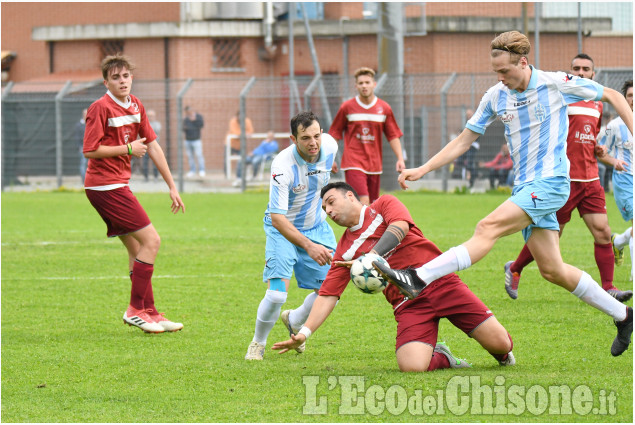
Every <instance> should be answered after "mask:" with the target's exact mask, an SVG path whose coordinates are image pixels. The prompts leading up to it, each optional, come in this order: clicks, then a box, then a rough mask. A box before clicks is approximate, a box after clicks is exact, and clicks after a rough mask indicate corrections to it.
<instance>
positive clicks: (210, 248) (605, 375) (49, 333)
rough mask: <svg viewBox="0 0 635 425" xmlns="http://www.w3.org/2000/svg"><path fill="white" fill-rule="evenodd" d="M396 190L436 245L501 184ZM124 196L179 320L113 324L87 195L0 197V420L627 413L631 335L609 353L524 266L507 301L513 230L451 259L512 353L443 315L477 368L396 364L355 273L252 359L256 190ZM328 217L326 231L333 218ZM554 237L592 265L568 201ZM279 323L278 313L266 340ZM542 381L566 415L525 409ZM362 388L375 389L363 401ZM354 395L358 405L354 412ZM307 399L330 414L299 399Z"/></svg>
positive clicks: (389, 325) (617, 221)
mask: <svg viewBox="0 0 635 425" xmlns="http://www.w3.org/2000/svg"><path fill="white" fill-rule="evenodd" d="M397 196H399V197H400V199H402V201H403V202H404V203H405V204H406V205H407V206H408V207H409V208H410V210H411V212H412V214H413V217H414V219H415V221H416V222H417V223H418V224H419V227H420V228H421V229H422V231H423V232H424V234H425V235H426V236H428V237H429V238H430V239H432V240H433V241H435V242H436V243H437V245H438V246H439V247H440V248H441V249H442V250H446V249H448V248H449V247H451V246H454V245H457V244H459V243H461V242H463V241H465V240H467V239H468V238H469V237H470V236H471V234H472V232H473V229H474V227H475V225H476V223H477V222H478V220H479V219H481V218H482V217H484V216H485V215H486V214H487V213H489V212H490V211H491V210H493V209H494V208H495V207H496V206H497V205H498V204H500V203H501V202H502V201H503V200H504V199H506V195H505V194H504V193H488V194H480V195H453V194H435V193H397ZM138 197H139V199H140V201H141V203H142V204H143V205H144V206H145V208H146V210H147V211H148V213H149V215H150V217H151V219H152V221H153V223H154V225H155V226H156V228H157V229H158V231H159V233H160V235H161V237H162V247H161V250H160V253H159V257H158V258H157V262H156V269H155V277H154V279H153V285H154V288H155V295H156V301H157V306H158V307H159V309H160V310H161V311H166V312H167V315H168V317H169V318H170V319H172V320H175V321H182V322H183V323H184V324H185V328H184V330H183V331H181V332H178V333H174V334H161V335H146V334H143V333H142V332H140V331H139V330H138V329H133V328H130V327H128V326H124V325H123V324H122V322H121V315H122V314H123V311H124V309H125V308H126V306H127V302H128V298H129V292H130V283H129V280H128V277H127V257H126V253H125V250H124V248H123V246H122V245H121V243H120V242H119V241H118V240H110V239H107V238H106V237H105V231H106V230H105V225H104V223H103V222H102V221H101V219H100V218H99V217H98V215H97V213H96V212H95V211H94V210H93V209H92V207H91V206H90V204H89V203H88V201H87V199H86V198H85V196H84V194H83V193H73V192H58V193H5V194H3V195H2V421H3V422H519V421H520V422H632V421H633V399H632V394H633V355H632V353H633V349H632V347H631V348H629V350H628V351H627V352H626V353H625V354H624V355H622V356H621V357H618V358H613V357H612V356H611V355H610V353H609V347H610V344H611V342H612V340H613V338H614V336H615V327H614V326H613V324H612V323H611V321H610V320H609V319H608V318H607V317H606V316H604V315H603V314H601V313H600V312H598V311H596V310H594V309H592V308H590V307H588V306H587V305H585V304H583V303H582V302H580V301H579V300H577V299H576V298H575V297H573V296H571V295H570V294H568V293H567V292H566V291H564V290H562V289H559V288H557V287H555V286H554V285H551V284H549V283H548V282H546V281H544V280H543V279H542V278H541V277H540V276H539V273H538V270H537V268H536V267H535V265H534V264H532V265H530V266H528V268H527V269H526V271H525V273H524V274H523V279H522V282H521V287H520V297H519V299H518V300H516V301H512V300H510V299H509V298H508V297H507V295H506V293H505V291H504V289H503V273H502V270H503V264H504V263H505V262H506V261H508V260H510V259H514V258H515V256H516V255H517V253H518V252H519V250H520V248H521V246H522V237H521V235H520V234H517V235H513V236H510V237H507V238H503V239H502V240H500V241H499V242H498V243H497V245H496V246H495V247H494V249H493V250H492V252H490V254H489V255H488V256H487V257H486V258H485V259H483V260H482V261H481V262H479V263H478V264H476V265H475V266H473V267H471V268H470V269H468V270H465V271H463V272H461V273H460V275H461V277H462V278H463V280H464V281H465V282H466V283H467V284H468V285H469V286H470V287H471V288H472V290H473V291H474V292H475V293H476V294H477V295H478V296H479V297H481V299H482V300H483V301H484V302H485V303H486V304H487V305H488V306H489V307H490V308H491V309H492V310H493V311H494V312H495V314H496V316H497V317H498V319H499V321H500V322H501V323H503V325H504V326H505V327H506V328H507V330H508V331H509V332H510V334H511V335H512V337H513V339H514V353H515V355H516V359H517V365H516V366H514V367H511V368H500V367H499V366H498V365H497V363H496V362H495V361H494V360H493V359H492V358H491V357H490V356H489V355H488V354H487V353H486V352H485V351H484V350H483V349H481V348H480V346H479V345H478V344H477V343H476V342H475V341H473V340H471V339H469V338H467V337H466V336H465V335H464V334H462V333H461V332H460V331H458V330H457V329H456V328H454V327H452V326H451V325H450V324H449V323H448V322H447V321H445V320H444V321H442V322H441V326H440V328H441V329H440V337H441V338H442V339H444V340H445V341H446V342H447V343H448V345H449V346H450V347H452V349H453V351H454V352H455V353H456V354H457V355H459V356H460V357H465V358H467V359H468V360H469V361H470V362H471V363H472V364H473V368H472V369H460V370H441V371H436V372H432V373H423V374H403V373H400V372H399V370H398V368H397V365H396V361H395V356H394V338H395V328H396V324H395V321H394V319H393V315H392V311H391V308H390V307H389V305H388V304H387V303H386V301H385V299H384V298H383V297H382V296H381V295H374V296H373V295H365V294H362V293H361V292H359V291H357V290H356V289H355V288H352V287H351V288H348V289H347V290H346V291H345V292H344V294H343V296H342V298H341V301H340V303H339V304H338V306H337V307H336V309H335V311H334V312H333V314H332V315H331V317H329V318H328V320H327V321H326V322H325V324H324V325H323V326H322V327H321V328H320V329H319V330H318V331H317V332H316V333H315V334H314V335H313V336H312V337H311V339H310V341H309V342H308V344H307V346H308V347H307V351H306V353H304V354H303V355H297V354H295V353H293V354H286V355H278V354H277V353H274V352H272V351H269V350H268V351H267V353H266V357H265V361H263V362H247V361H245V360H243V356H244V354H245V351H246V349H247V345H248V344H249V342H250V341H251V338H252V335H253V329H254V321H255V316H256V309H257V307H258V303H259V302H260V300H261V299H262V296H263V294H264V290H265V287H264V285H263V284H262V282H261V276H262V267H263V264H264V234H263V231H262V214H263V212H264V209H265V207H266V203H267V194H266V193H247V194H244V195H225V194H185V195H184V196H183V199H184V201H185V202H186V205H187V213H186V214H185V215H181V214H179V215H178V216H173V215H171V214H170V212H169V206H170V201H169V197H168V196H167V194H139V195H138ZM607 205H608V212H609V222H610V223H611V225H612V226H613V228H614V230H616V231H622V230H624V229H625V228H626V227H627V226H626V224H625V223H624V222H623V221H622V219H621V217H620V216H619V213H618V212H617V209H616V207H615V203H614V201H613V198H612V197H611V196H608V197H607ZM334 227H335V232H336V235H337V236H339V235H340V234H341V233H342V231H343V229H341V228H338V227H337V226H334ZM561 246H562V251H563V257H564V258H565V261H568V262H570V263H571V264H574V265H576V266H578V267H580V268H583V269H585V270H586V271H587V272H589V273H590V274H591V275H592V276H593V277H594V278H595V279H598V278H599V276H598V271H597V268H596V266H595V261H594V257H593V241H592V238H591V235H590V233H589V232H588V231H587V230H586V228H585V227H584V224H583V223H582V221H581V220H580V219H579V218H578V217H577V216H575V215H574V219H573V220H572V222H571V223H570V224H569V225H568V226H567V228H566V230H565V233H564V236H563V239H562V243H561ZM629 265H630V260H629V259H628V254H627V258H626V260H625V265H624V266H622V267H619V268H616V270H615V282H616V284H617V286H619V287H620V288H623V289H632V283H631V282H629V279H628V278H629V274H628V271H629ZM306 294H307V292H306V291H304V290H298V289H297V287H292V289H291V291H290V294H289V299H288V301H287V304H286V305H285V306H287V307H288V308H294V307H295V306H297V305H298V304H299V303H300V302H301V301H302V300H303V298H304V297H305V295H306ZM629 305H632V303H631V302H629ZM286 338H287V334H286V332H285V329H284V327H283V326H281V325H280V323H278V324H276V326H275V327H274V329H273V331H272V333H271V335H270V337H269V346H270V345H271V344H272V343H273V342H275V341H280V340H283V339H286ZM347 376H352V377H356V378H346V377H347ZM457 377H458V378H457ZM470 377H471V378H470ZM303 379H305V380H307V382H317V386H315V385H308V384H307V385H304V384H303V382H304V381H303ZM347 379H349V380H350V379H353V380H357V381H356V382H358V383H359V380H363V381H362V382H363V388H361V387H357V390H358V394H359V395H365V396H366V398H365V399H362V400H361V401H360V400H357V398H356V397H354V394H355V393H354V392H353V389H355V388H353V387H351V386H350V385H348V384H347V382H349V381H347ZM466 379H471V380H472V381H470V382H472V384H473V385H472V387H470V388H469V389H467V390H466V392H461V393H459V396H463V397H468V398H467V400H468V402H469V403H471V404H470V405H469V407H470V409H468V410H467V411H466V412H465V413H464V414H463V413H462V412H460V411H458V410H457V409H450V405H451V404H452V403H453V402H454V401H453V400H452V394H453V391H452V388H456V387H453V385H456V384H457V383H458V382H463V381H461V380H466ZM316 380H319V381H316ZM478 380H480V385H483V386H484V388H485V389H484V390H483V389H482V390H483V391H484V392H487V391H488V388H489V389H490V391H493V394H494V399H495V400H496V394H499V393H500V394H503V395H506V396H507V397H508V398H507V399H505V400H503V404H499V407H506V406H507V407H510V410H509V411H508V412H507V414H493V413H488V412H485V413H483V412H479V411H478V407H479V406H480V405H482V404H483V403H480V404H479V403H478V402H477V401H476V400H477V397H476V395H472V390H474V388H475V384H476V383H477V381H478ZM556 385H557V386H567V387H568V388H569V389H570V390H571V391H574V390H575V392H574V396H573V398H574V399H575V400H574V401H575V402H576V403H577V404H576V408H577V412H578V413H576V410H573V411H572V413H571V414H569V413H567V412H566V410H565V411H563V412H561V413H560V414H557V413H555V411H554V410H552V409H554V408H555V407H557V405H556V404H555V403H552V404H550V405H549V408H546V410H544V412H543V413H541V414H535V413H536V412H538V413H539V412H540V411H542V410H543V409H541V408H540V406H538V409H537V410H536V409H533V407H534V404H532V403H533V400H534V399H535V397H534V396H535V395H536V394H538V395H539V396H540V395H541V394H542V395H543V396H544V394H547V393H548V392H549V390H550V388H549V387H550V386H556ZM514 386H520V387H522V388H524V390H526V391H527V392H528V393H530V394H529V395H528V396H526V397H523V400H527V406H529V408H524V405H520V407H518V408H516V410H514V408H513V407H514V406H518V405H517V404H513V403H511V402H510V400H511V395H510V394H511V392H513V390H514V389H517V388H516V387H514ZM460 388H463V387H460ZM586 389H588V390H589V391H590V392H591V395H592V397H593V400H594V401H592V402H591V404H590V405H589V406H592V407H594V408H595V407H601V406H600V404H599V401H598V400H599V399H600V398H601V397H602V394H604V395H605V396H606V397H605V399H606V398H607V397H609V396H614V397H615V402H614V405H615V407H616V410H615V411H614V412H612V413H613V414H602V412H601V411H600V412H599V413H598V414H593V411H592V409H590V408H589V409H588V410H591V411H590V412H589V413H587V412H586V411H584V408H585V407H586V404H585V403H582V404H581V406H582V407H580V406H579V405H580V402H581V401H584V400H582V399H581V394H582V395H584V394H583V392H584V391H585V390H586ZM375 391H377V392H375ZM543 392H544V393H543ZM383 393H386V394H388V397H387V398H386V400H384V397H383ZM373 394H375V395H377V394H379V403H380V404H378V405H376V406H374V405H373V400H372V395H373ZM394 394H398V395H401V398H397V399H396V400H398V401H400V400H401V401H404V400H406V399H404V398H403V397H411V401H413V402H414V401H416V400H417V397H419V398H422V399H426V400H427V402H432V398H435V399H436V398H437V397H438V395H439V394H442V395H443V396H444V400H445V401H444V404H443V406H444V407H445V409H444V411H443V412H442V413H439V414H432V415H426V414H421V413H422V412H423V411H422V410H421V411H419V410H417V409H418V408H419V407H421V406H415V405H412V406H411V409H409V408H405V410H404V409H402V407H403V406H400V405H399V404H397V405H396V406H394V405H393V404H394V403H393V402H392V401H393V400H395V398H394V397H391V395H394ZM500 394H499V395H500ZM312 395H313V396H315V397H313V398H312ZM477 395H478V394H477ZM426 397H427V398H426ZM479 397H484V398H483V400H485V398H486V397H487V394H485V395H481V396H479ZM537 399H538V400H541V398H540V397H538V398H537ZM351 400H354V401H356V402H358V404H357V405H356V408H358V409H359V408H360V406H361V407H363V409H362V412H363V414H353V413H354V412H355V407H354V406H349V407H347V404H351ZM543 401H544V400H543ZM359 403H365V404H363V405H362V404H359ZM381 403H386V404H385V405H384V404H381ZM340 405H342V410H340ZM353 405H355V403H353ZM452 405H453V404H452ZM465 406H467V405H465ZM494 406H496V404H494ZM554 406H555V407H554ZM303 408H306V409H308V410H310V409H317V411H320V409H324V410H323V411H325V412H326V414H317V415H309V414H305V413H303ZM413 409H414V410H413ZM580 409H582V410H580ZM532 411H533V412H534V413H532ZM373 413H378V415H374V414H373Z"/></svg>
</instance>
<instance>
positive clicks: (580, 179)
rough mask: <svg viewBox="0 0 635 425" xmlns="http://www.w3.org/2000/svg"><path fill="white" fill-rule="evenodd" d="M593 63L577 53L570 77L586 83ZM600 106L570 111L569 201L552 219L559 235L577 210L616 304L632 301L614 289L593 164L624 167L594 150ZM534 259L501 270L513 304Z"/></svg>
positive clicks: (524, 253)
mask: <svg viewBox="0 0 635 425" xmlns="http://www.w3.org/2000/svg"><path fill="white" fill-rule="evenodd" d="M593 69H594V64H593V59H591V57H590V56H588V55H586V54H584V53H580V54H578V55H577V56H576V57H574V58H573V60H572V61H571V74H573V75H576V76H578V77H580V78H588V79H590V80H592V79H593V77H594V76H595V72H594V70H593ZM602 110H603V105H602V102H599V101H595V100H581V101H579V102H575V103H573V104H571V105H569V108H568V120H569V133H568V136H567V158H568V159H569V162H570V164H571V166H570V169H569V177H570V178H571V190H570V193H569V199H568V200H567V202H566V204H564V206H563V207H562V208H560V209H559V210H558V212H557V213H556V218H557V219H558V223H559V226H560V232H559V235H562V232H563V231H564V227H565V225H566V224H567V223H568V222H569V221H570V220H571V213H572V212H573V210H575V209H577V210H578V212H579V213H580V217H581V218H582V220H583V221H584V223H585V224H586V226H587V228H588V229H589V231H590V232H591V235H593V241H594V244H593V248H594V256H595V263H596V264H597V266H598V270H599V272H600V281H601V284H602V288H603V289H604V290H605V291H606V292H607V293H609V294H610V295H611V296H612V297H614V298H615V299H617V300H618V301H621V302H624V301H628V300H629V299H631V297H632V296H633V291H621V290H619V289H618V288H616V287H615V285H613V269H614V262H615V258H614V254H613V246H612V245H611V228H610V227H609V220H608V215H607V214H606V199H605V197H604V188H603V187H602V185H601V184H600V177H599V174H598V164H597V160H596V155H597V159H599V160H600V161H601V162H603V163H605V164H607V165H610V166H612V167H614V168H615V169H617V170H623V166H624V164H625V162H624V161H622V160H619V159H615V158H612V157H610V156H609V155H606V153H605V149H603V148H602V147H600V146H599V145H598V140H597V136H598V133H599V132H600V127H601V125H602ZM533 260H534V258H533V257H532V255H531V252H529V248H528V247H527V245H525V246H524V247H523V249H522V250H521V251H520V254H518V258H516V260H515V261H509V262H507V264H505V267H504V270H505V289H506V291H507V293H508V294H509V296H510V297H511V298H512V299H516V298H517V297H518V285H519V283H520V275H521V273H522V271H523V269H524V268H525V266H527V265H528V264H529V263H531V262H532V261H533Z"/></svg>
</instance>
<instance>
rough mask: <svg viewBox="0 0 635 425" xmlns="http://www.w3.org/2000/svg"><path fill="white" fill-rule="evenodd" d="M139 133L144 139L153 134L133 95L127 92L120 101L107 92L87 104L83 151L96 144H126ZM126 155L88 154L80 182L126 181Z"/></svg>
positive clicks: (137, 136) (128, 176)
mask: <svg viewBox="0 0 635 425" xmlns="http://www.w3.org/2000/svg"><path fill="white" fill-rule="evenodd" d="M139 137H145V138H146V143H150V142H152V141H154V140H156V138H157V136H156V134H155V133H154V131H153V130H152V127H150V123H149V122H148V118H147V117H146V111H145V109H144V108H143V105H142V104H141V102H140V101H139V99H137V98H136V97H135V96H133V95H130V98H129V99H128V102H127V103H125V104H124V103H122V102H120V101H119V100H117V99H116V98H115V97H114V96H112V94H111V93H110V92H107V93H106V94H105V95H104V96H102V97H101V98H100V99H98V100H97V101H95V102H94V103H93V104H92V105H90V107H89V108H88V113H87V115H86V131H85V132H84V149H83V152H93V151H95V150H97V148H99V146H100V145H104V146H121V145H126V144H128V143H130V142H133V141H135V140H136V139H138V138H139ZM130 159H131V157H130V155H119V156H115V157H112V158H90V160H89V161H88V167H87V169H86V178H85V180H84V186H85V187H99V186H106V185H112V184H127V183H128V181H129V180H130Z"/></svg>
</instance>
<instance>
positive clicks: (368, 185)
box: [344, 170, 381, 204]
mask: <svg viewBox="0 0 635 425" xmlns="http://www.w3.org/2000/svg"><path fill="white" fill-rule="evenodd" d="M344 178H345V179H346V183H348V184H350V185H351V186H352V187H353V189H355V192H357V194H358V195H359V196H368V197H369V198H370V203H371V204H372V203H373V202H374V201H375V200H376V199H377V198H379V181H380V178H381V174H366V173H364V172H363V171H359V170H346V171H344Z"/></svg>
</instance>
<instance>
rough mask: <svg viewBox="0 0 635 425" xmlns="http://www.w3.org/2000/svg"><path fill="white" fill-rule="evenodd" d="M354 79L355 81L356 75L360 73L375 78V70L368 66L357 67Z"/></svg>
mask: <svg viewBox="0 0 635 425" xmlns="http://www.w3.org/2000/svg"><path fill="white" fill-rule="evenodd" d="M354 75H355V81H357V77H359V76H360V75H368V76H369V77H370V78H373V79H374V78H375V71H373V70H372V69H370V68H368V67H365V66H363V67H361V68H359V69H358V70H357V71H355V74H354Z"/></svg>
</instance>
